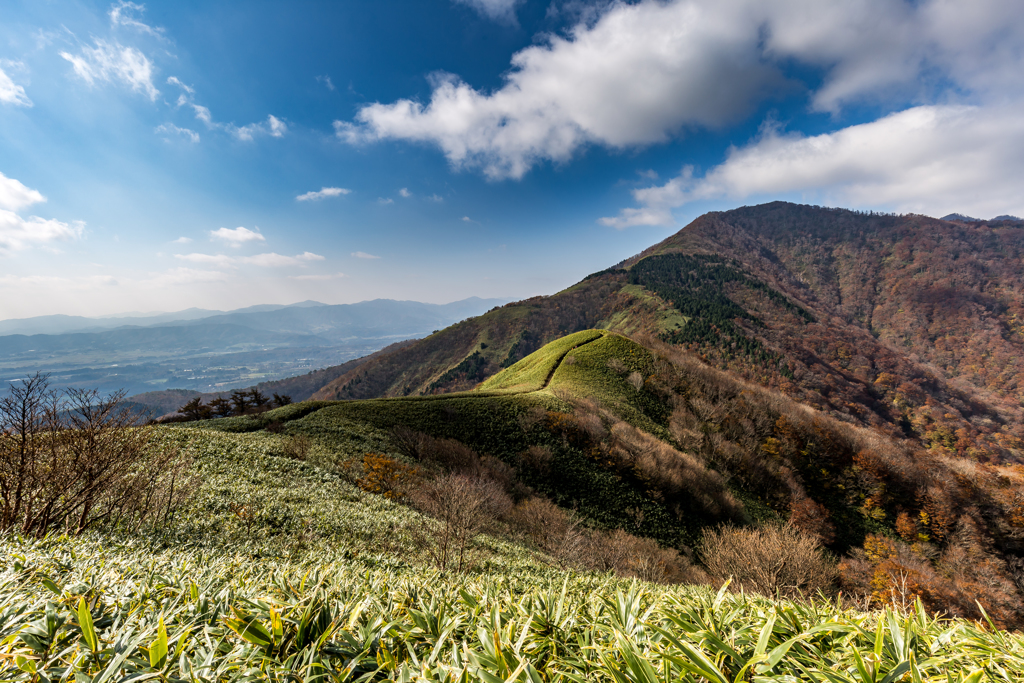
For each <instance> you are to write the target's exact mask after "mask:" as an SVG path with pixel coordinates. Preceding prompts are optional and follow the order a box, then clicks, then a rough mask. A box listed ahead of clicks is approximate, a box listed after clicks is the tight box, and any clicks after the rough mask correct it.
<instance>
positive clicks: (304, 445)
mask: <svg viewBox="0 0 1024 683" xmlns="http://www.w3.org/2000/svg"><path fill="white" fill-rule="evenodd" d="M312 447H313V440H312V439H310V438H309V437H308V436H306V435H305V434H295V435H293V436H292V437H291V438H289V439H288V440H287V441H285V442H284V454H285V455H286V456H288V457H289V458H291V459H292V460H305V459H306V458H307V457H309V451H310V449H311V448H312Z"/></svg>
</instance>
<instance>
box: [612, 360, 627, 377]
mask: <svg viewBox="0 0 1024 683" xmlns="http://www.w3.org/2000/svg"><path fill="white" fill-rule="evenodd" d="M608 367H609V368H611V370H612V371H613V372H616V373H618V374H620V375H622V374H625V373H626V371H627V370H629V368H628V367H626V364H625V363H623V362H622V359H620V358H611V359H609V361H608Z"/></svg>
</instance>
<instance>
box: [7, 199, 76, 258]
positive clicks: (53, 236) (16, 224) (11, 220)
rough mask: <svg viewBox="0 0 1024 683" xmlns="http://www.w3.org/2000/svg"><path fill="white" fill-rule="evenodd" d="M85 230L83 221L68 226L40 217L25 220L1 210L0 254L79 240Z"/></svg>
mask: <svg viewBox="0 0 1024 683" xmlns="http://www.w3.org/2000/svg"><path fill="white" fill-rule="evenodd" d="M84 230H85V223H82V222H81V221H73V222H72V223H70V224H68V223H63V222H61V221H58V220H53V219H46V218H40V217H39V216H29V217H28V218H23V217H21V216H19V215H18V214H16V213H14V212H13V211H6V210H2V209H0V254H7V253H9V252H12V251H21V250H22V249H27V248H29V247H31V246H33V245H43V244H49V243H51V242H60V241H66V240H71V239H77V238H79V237H81V236H82V232H83V231H84Z"/></svg>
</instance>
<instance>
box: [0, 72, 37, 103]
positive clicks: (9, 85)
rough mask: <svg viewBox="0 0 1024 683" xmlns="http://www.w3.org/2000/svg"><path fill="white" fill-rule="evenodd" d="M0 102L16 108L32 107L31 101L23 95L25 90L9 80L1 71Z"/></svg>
mask: <svg viewBox="0 0 1024 683" xmlns="http://www.w3.org/2000/svg"><path fill="white" fill-rule="evenodd" d="M0 102H2V103H3V104H13V105H14V106H16V107H31V106H32V100H30V99H29V98H28V95H26V94H25V88H24V87H23V86H20V85H18V84H17V83H15V82H14V81H13V80H11V77H10V76H8V75H7V73H6V72H4V70H3V69H0Z"/></svg>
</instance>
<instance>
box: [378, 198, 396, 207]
mask: <svg viewBox="0 0 1024 683" xmlns="http://www.w3.org/2000/svg"><path fill="white" fill-rule="evenodd" d="M377 203H378V204H380V205H381V206H387V205H388V204H394V203H395V200H394V199H392V198H391V197H386V198H385V197H377Z"/></svg>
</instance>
